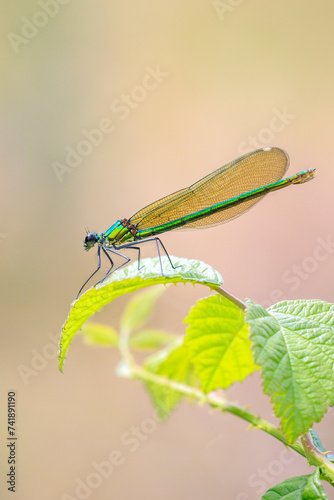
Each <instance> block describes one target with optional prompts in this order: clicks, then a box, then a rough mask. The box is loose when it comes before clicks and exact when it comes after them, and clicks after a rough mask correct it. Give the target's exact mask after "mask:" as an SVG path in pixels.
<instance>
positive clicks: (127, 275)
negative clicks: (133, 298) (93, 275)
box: [58, 257, 223, 371]
mask: <svg viewBox="0 0 334 500" xmlns="http://www.w3.org/2000/svg"><path fill="white" fill-rule="evenodd" d="M171 259H172V262H173V264H174V265H175V266H181V267H177V268H176V269H175V270H174V269H172V268H171V267H170V265H169V262H168V259H167V257H162V258H161V260H162V265H163V269H164V272H165V276H161V269H160V261H159V259H158V258H156V259H144V260H143V261H142V264H143V266H144V269H143V270H142V271H140V272H138V264H137V262H134V263H133V264H130V265H129V266H128V267H126V268H124V269H120V270H118V271H115V272H114V273H113V274H111V275H110V276H109V277H108V278H107V279H105V280H104V281H103V283H99V284H97V285H96V286H95V287H93V288H90V289H89V290H88V291H87V292H86V293H84V294H83V295H81V297H79V299H78V300H76V301H75V302H73V305H72V309H71V310H70V313H69V316H68V318H67V320H66V322H65V324H64V325H63V328H62V333H61V337H60V344H59V359H58V365H59V370H60V371H62V370H63V364H64V360H65V355H66V352H67V350H68V348H69V345H70V343H71V341H72V339H73V337H74V335H75V334H76V333H77V331H78V330H79V328H81V326H82V325H83V324H84V323H85V322H86V321H87V319H88V318H90V317H91V316H92V315H93V314H94V313H95V312H97V311H99V310H100V309H102V307H104V306H105V305H107V304H109V302H111V301H112V300H114V299H116V298H117V297H120V296H121V295H124V294H126V293H131V292H134V291H136V290H140V289H142V288H146V287H149V286H153V285H160V284H163V285H167V284H168V283H174V284H177V283H194V284H201V285H205V286H208V287H210V288H214V287H217V286H220V285H221V284H222V282H223V280H222V278H221V276H220V274H219V273H218V272H217V271H215V270H214V269H213V268H212V267H210V266H208V265H207V264H204V262H200V261H197V260H187V259H178V258H176V257H171Z"/></svg>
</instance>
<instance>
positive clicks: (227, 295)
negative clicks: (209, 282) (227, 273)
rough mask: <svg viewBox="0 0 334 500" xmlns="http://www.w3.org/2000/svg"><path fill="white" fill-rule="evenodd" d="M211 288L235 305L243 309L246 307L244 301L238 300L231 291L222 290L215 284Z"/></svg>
mask: <svg viewBox="0 0 334 500" xmlns="http://www.w3.org/2000/svg"><path fill="white" fill-rule="evenodd" d="M212 290H215V292H217V293H219V294H220V295H222V296H223V297H225V298H226V299H228V300H230V301H231V302H233V303H234V304H235V305H237V306H238V307H239V308H240V309H242V310H243V311H244V310H245V309H246V304H245V303H244V302H242V301H241V300H239V299H238V298H237V297H235V296H234V295H232V294H231V293H228V292H227V291H226V290H224V289H223V288H221V287H220V286H217V287H216V286H213V287H212Z"/></svg>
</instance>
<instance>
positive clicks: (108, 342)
mask: <svg viewBox="0 0 334 500" xmlns="http://www.w3.org/2000/svg"><path fill="white" fill-rule="evenodd" d="M80 333H81V334H82V335H83V336H84V338H85V342H86V343H87V344H91V345H99V346H106V347H112V346H116V345H118V333H117V331H116V330H115V329H114V328H111V327H110V326H107V325H102V324H101V323H93V322H91V323H86V324H85V325H83V327H82V329H81V331H80Z"/></svg>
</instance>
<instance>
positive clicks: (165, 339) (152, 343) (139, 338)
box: [129, 328, 177, 351]
mask: <svg viewBox="0 0 334 500" xmlns="http://www.w3.org/2000/svg"><path fill="white" fill-rule="evenodd" d="M175 338H177V336H176V335H174V334H173V333H168V332H164V331H162V330H153V329H150V328H147V329H146V330H142V331H141V332H138V333H136V334H135V335H132V337H130V339H129V346H130V347H131V348H132V349H136V350H145V351H147V350H152V349H159V348H160V347H163V346H165V345H166V344H169V343H170V342H172V341H173V340H175Z"/></svg>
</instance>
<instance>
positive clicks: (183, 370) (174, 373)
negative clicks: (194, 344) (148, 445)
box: [144, 338, 195, 420]
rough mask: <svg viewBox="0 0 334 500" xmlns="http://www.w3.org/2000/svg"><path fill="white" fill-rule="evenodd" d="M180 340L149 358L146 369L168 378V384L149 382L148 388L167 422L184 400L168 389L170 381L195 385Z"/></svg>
mask: <svg viewBox="0 0 334 500" xmlns="http://www.w3.org/2000/svg"><path fill="white" fill-rule="evenodd" d="M182 341H183V339H182V338H179V339H178V340H177V341H175V342H174V343H173V344H171V345H169V346H168V347H167V348H166V349H164V350H162V351H159V352H158V353H156V354H154V355H152V356H151V357H149V358H148V359H147V360H146V361H145V364H144V368H145V369H146V370H148V371H150V372H152V373H154V374H156V375H159V376H160V377H166V379H167V380H166V384H164V385H161V384H156V383H154V382H147V383H146V387H147V389H148V391H149V394H150V396H151V398H152V401H153V404H154V406H155V408H156V410H157V413H158V416H159V418H160V419H161V420H167V418H168V416H169V414H170V413H171V412H172V410H173V409H174V408H175V407H176V406H177V404H178V403H179V402H180V400H181V399H182V395H181V394H180V393H179V392H177V391H176V390H174V389H172V388H170V387H168V380H169V379H170V380H173V381H176V382H181V383H185V384H187V385H191V386H194V385H195V377H194V371H193V368H192V365H191V364H190V362H189V360H188V357H187V351H186V349H185V348H184V346H183V345H182Z"/></svg>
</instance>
